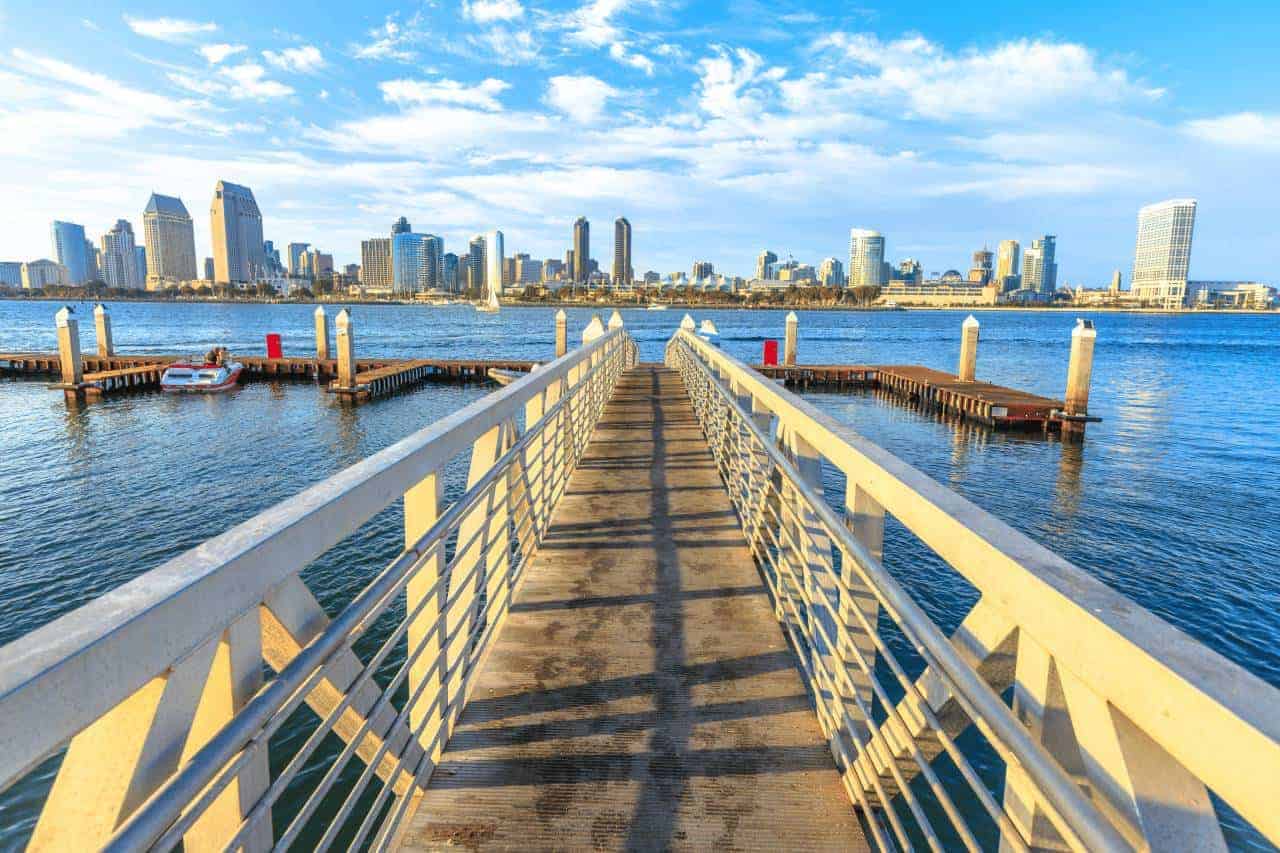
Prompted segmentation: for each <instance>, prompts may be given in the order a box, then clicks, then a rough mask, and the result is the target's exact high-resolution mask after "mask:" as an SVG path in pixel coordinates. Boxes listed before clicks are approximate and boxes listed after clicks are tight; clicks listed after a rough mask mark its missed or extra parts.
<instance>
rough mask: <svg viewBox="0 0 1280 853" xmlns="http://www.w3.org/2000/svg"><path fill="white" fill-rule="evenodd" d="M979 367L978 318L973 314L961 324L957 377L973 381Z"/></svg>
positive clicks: (963, 380)
mask: <svg viewBox="0 0 1280 853" xmlns="http://www.w3.org/2000/svg"><path fill="white" fill-rule="evenodd" d="M977 369H978V320H977V318H976V317H974V316H973V315H972V314H970V315H969V316H968V317H966V318H965V321H964V323H962V324H961V325H960V369H959V370H957V371H956V378H957V379H959V380H960V381H961V382H973V381H974V378H973V377H974V375H975V373H976V371H977Z"/></svg>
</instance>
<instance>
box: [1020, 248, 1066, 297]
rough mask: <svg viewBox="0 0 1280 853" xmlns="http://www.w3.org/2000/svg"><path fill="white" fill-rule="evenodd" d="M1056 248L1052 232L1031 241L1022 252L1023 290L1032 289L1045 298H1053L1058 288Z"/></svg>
mask: <svg viewBox="0 0 1280 853" xmlns="http://www.w3.org/2000/svg"><path fill="white" fill-rule="evenodd" d="M1056 250H1057V246H1056V238H1055V237H1054V236H1053V235H1052V234H1046V235H1044V236H1043V237H1039V238H1037V239H1035V240H1032V241H1031V247H1030V248H1029V249H1027V250H1026V251H1025V252H1023V253H1022V289H1023V290H1034V291H1036V292H1037V293H1039V294H1040V295H1041V296H1043V297H1045V298H1049V299H1052V298H1053V293H1054V291H1056V290H1057V289H1058V264H1057V262H1056V261H1055V260H1054V256H1055V253H1056Z"/></svg>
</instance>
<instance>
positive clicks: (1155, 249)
mask: <svg viewBox="0 0 1280 853" xmlns="http://www.w3.org/2000/svg"><path fill="white" fill-rule="evenodd" d="M1195 225H1196V200H1195V199H1193V198H1174V199H1169V200H1168V201H1162V202H1159V203H1157V204H1149V205H1147V206H1146V207H1144V208H1142V209H1141V210H1139V211H1138V239H1137V244H1136V245H1135V246H1134V250H1133V273H1132V274H1131V275H1130V276H1129V291H1130V292H1131V293H1132V294H1133V296H1134V297H1135V298H1137V299H1139V300H1141V301H1143V302H1148V303H1151V304H1152V305H1156V306H1158V307H1160V308H1178V307H1181V306H1182V305H1184V304H1185V303H1186V302H1187V297H1188V296H1190V294H1189V293H1188V292H1187V271H1188V269H1189V268H1190V266H1191V236H1192V232H1193V231H1194V230H1195Z"/></svg>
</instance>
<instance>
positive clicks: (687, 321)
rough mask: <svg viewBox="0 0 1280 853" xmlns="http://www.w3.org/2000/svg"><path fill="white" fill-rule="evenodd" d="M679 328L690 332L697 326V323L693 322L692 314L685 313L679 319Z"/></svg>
mask: <svg viewBox="0 0 1280 853" xmlns="http://www.w3.org/2000/svg"><path fill="white" fill-rule="evenodd" d="M680 328H682V329H685V330H686V331H690V332H692V331H693V330H694V329H696V328H698V324H697V323H695V322H693V317H692V316H690V315H689V314H685V315H684V319H683V320H681V321H680Z"/></svg>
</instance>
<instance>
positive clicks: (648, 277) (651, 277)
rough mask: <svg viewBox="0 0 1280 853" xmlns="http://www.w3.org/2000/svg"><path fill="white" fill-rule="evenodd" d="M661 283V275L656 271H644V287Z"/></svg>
mask: <svg viewBox="0 0 1280 853" xmlns="http://www.w3.org/2000/svg"><path fill="white" fill-rule="evenodd" d="M660 281H662V275H661V274H660V273H659V272H658V271H657V270H646V271H645V274H644V283H645V285H646V286H652V285H655V284H657V283H658V282H660Z"/></svg>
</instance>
